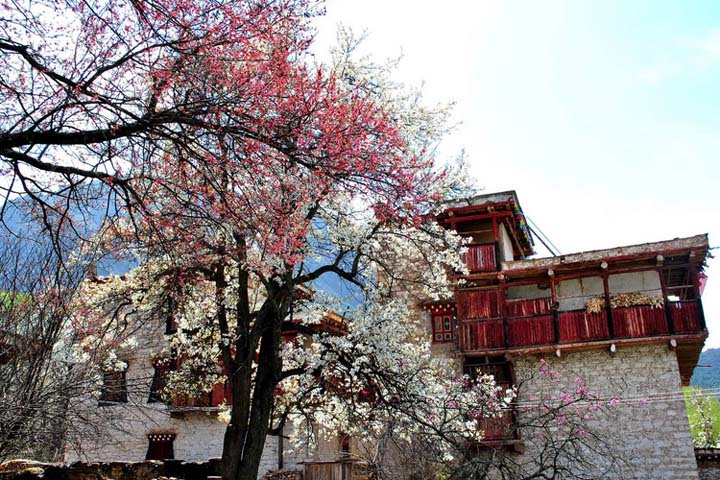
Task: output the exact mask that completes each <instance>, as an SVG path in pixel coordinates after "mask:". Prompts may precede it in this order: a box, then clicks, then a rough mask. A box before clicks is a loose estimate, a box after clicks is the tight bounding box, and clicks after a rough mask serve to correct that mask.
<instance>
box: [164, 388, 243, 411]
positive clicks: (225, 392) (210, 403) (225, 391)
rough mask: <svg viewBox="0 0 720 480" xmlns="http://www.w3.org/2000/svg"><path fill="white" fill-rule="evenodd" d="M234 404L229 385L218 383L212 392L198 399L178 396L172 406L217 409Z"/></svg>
mask: <svg viewBox="0 0 720 480" xmlns="http://www.w3.org/2000/svg"><path fill="white" fill-rule="evenodd" d="M231 402H232V390H231V389H230V384H229V383H218V384H217V385H215V386H214V387H213V389H212V391H210V392H208V393H205V394H202V395H199V396H197V397H188V396H177V397H175V398H173V401H172V405H173V406H174V407H177V408H198V407H217V406H218V405H220V404H222V403H225V404H228V403H231Z"/></svg>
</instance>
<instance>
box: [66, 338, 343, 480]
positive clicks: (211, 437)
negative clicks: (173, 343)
mask: <svg viewBox="0 0 720 480" xmlns="http://www.w3.org/2000/svg"><path fill="white" fill-rule="evenodd" d="M137 340H138V346H137V347H136V348H135V349H134V350H133V351H132V352H128V354H127V355H125V356H121V360H123V361H125V362H127V364H128V368H127V372H126V379H127V384H128V402H127V403H120V404H115V405H109V406H98V402H97V399H92V398H91V399H88V401H87V408H88V412H89V414H90V415H96V416H98V417H100V418H101V419H102V422H100V424H104V425H105V428H104V429H102V430H101V431H99V432H97V435H92V436H87V437H86V438H83V439H82V441H81V443H80V444H79V445H76V448H68V450H67V451H66V454H65V461H66V462H74V461H91V462H139V461H143V460H145V456H146V454H147V450H148V438H147V435H148V434H151V433H172V434H174V435H175V440H174V442H173V449H174V454H175V458H176V459H178V460H184V461H186V462H206V461H208V459H212V458H218V457H220V456H221V455H222V445H223V438H224V434H225V428H226V425H225V424H224V423H222V422H221V421H219V420H218V418H217V409H198V410H196V411H188V412H182V413H172V414H171V410H170V409H169V407H168V406H167V405H165V404H164V403H159V402H158V403H148V398H149V395H150V384H151V381H152V377H153V373H154V368H153V363H152V358H153V355H156V354H159V353H160V352H161V351H162V350H163V348H166V340H165V337H164V335H163V332H162V330H161V329H159V328H151V327H150V326H147V325H146V326H144V327H143V329H142V330H141V331H140V334H139V335H138V336H137ZM291 433H292V432H291V429H290V428H286V432H285V434H286V435H287V436H290V435H291ZM318 443H319V445H318V447H317V448H316V449H312V450H307V451H304V452H300V453H298V452H293V451H292V450H291V448H290V447H291V446H290V442H289V441H288V440H287V439H285V440H284V442H283V464H284V467H285V468H286V469H295V468H301V465H299V462H302V461H332V460H336V459H337V458H339V456H340V453H339V451H338V450H339V443H338V440H337V439H336V438H331V439H320V441H319V442H318ZM277 468H278V438H277V437H274V436H268V438H267V441H266V443H265V449H264V451H263V455H262V459H261V463H260V475H262V474H264V473H265V472H268V471H271V470H276V469H277Z"/></svg>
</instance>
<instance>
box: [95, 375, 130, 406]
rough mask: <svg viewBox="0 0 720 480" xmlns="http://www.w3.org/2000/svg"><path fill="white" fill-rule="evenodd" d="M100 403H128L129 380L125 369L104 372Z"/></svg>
mask: <svg viewBox="0 0 720 480" xmlns="http://www.w3.org/2000/svg"><path fill="white" fill-rule="evenodd" d="M98 400H99V403H100V405H111V404H114V403H127V380H126V379H125V370H115V371H107V372H103V384H102V387H101V388H100V398H99V399H98Z"/></svg>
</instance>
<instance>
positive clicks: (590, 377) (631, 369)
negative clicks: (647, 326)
mask: <svg viewBox="0 0 720 480" xmlns="http://www.w3.org/2000/svg"><path fill="white" fill-rule="evenodd" d="M546 361H547V362H548V364H549V365H550V366H551V368H552V369H553V370H555V371H557V372H558V375H559V376H558V378H559V380H560V383H559V384H554V383H553V382H552V381H548V379H547V378H546V377H543V376H542V375H539V376H538V374H537V372H538V367H539V364H538V357H535V356H529V357H522V358H517V359H515V360H514V361H513V364H514V368H515V374H516V379H517V380H518V381H522V380H523V379H527V378H529V377H531V376H533V375H535V377H536V379H534V380H532V381H529V382H527V383H526V384H525V385H524V386H523V390H522V392H521V394H520V401H523V400H527V399H530V398H532V399H537V398H548V397H551V396H552V395H553V394H556V392H555V391H556V390H557V389H558V387H557V385H560V384H562V385H573V384H574V382H575V379H576V378H581V379H583V380H584V382H585V385H586V386H587V387H588V389H589V390H591V391H593V392H597V393H600V394H602V395H603V396H604V397H606V398H610V397H612V396H617V397H618V398H619V399H620V403H619V404H618V405H616V406H615V407H613V408H612V409H611V410H610V412H609V413H607V414H601V415H597V416H596V417H594V418H593V419H592V420H591V421H590V426H591V427H592V432H593V433H595V434H597V435H599V436H600V438H602V439H603V440H605V441H607V442H608V444H609V445H610V446H611V448H612V450H613V451H614V452H615V454H616V455H617V458H618V459H619V460H620V462H621V464H623V465H622V467H621V468H622V476H621V477H620V478H623V479H668V480H670V479H697V478H698V473H697V465H696V462H695V454H694V450H693V447H692V441H691V438H690V428H689V425H688V419H687V413H686V410H685V403H684V400H683V397H682V390H681V384H680V374H679V371H678V364H677V358H676V356H675V353H674V352H673V351H671V350H670V349H669V348H668V347H667V345H665V344H656V345H646V346H633V347H619V348H618V350H617V353H615V354H614V355H611V354H610V352H609V351H608V350H605V349H603V350H592V351H584V352H568V353H563V355H562V358H557V357H555V356H552V357H547V358H546ZM537 378H540V379H537ZM543 378H544V379H543ZM524 442H525V446H526V453H525V454H523V455H524V456H525V458H526V459H527V458H530V457H531V456H532V454H533V449H534V448H536V446H535V445H533V442H532V439H529V438H525V439H524ZM521 458H522V455H520V456H519V457H518V459H521ZM594 461H595V460H594ZM602 462H603V459H600V458H598V459H597V460H596V463H597V464H598V465H600V464H602Z"/></svg>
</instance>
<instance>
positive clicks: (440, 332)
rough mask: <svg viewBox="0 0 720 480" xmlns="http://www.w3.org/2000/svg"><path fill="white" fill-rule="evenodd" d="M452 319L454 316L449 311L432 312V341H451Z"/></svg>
mask: <svg viewBox="0 0 720 480" xmlns="http://www.w3.org/2000/svg"><path fill="white" fill-rule="evenodd" d="M453 320H454V316H453V314H452V313H450V312H445V313H433V316H432V330H433V342H435V343H445V342H452V340H453V338H454V336H453V323H454V322H453Z"/></svg>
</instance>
